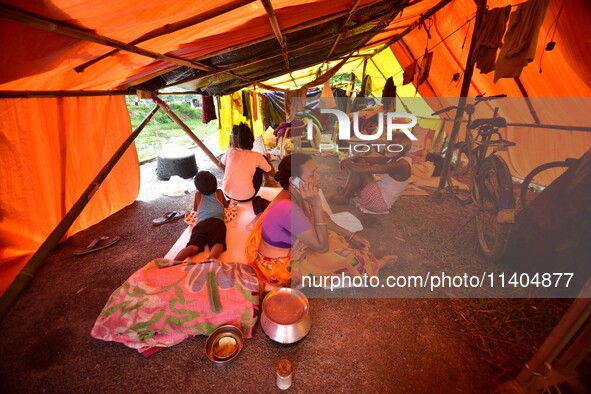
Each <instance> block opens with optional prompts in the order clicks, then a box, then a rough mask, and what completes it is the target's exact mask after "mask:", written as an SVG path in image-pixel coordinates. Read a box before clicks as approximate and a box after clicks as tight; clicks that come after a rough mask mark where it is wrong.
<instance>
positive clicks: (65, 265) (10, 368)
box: [0, 157, 498, 393]
mask: <svg viewBox="0 0 591 394" xmlns="http://www.w3.org/2000/svg"><path fill="white" fill-rule="evenodd" d="M315 159H316V161H317V163H318V165H319V168H320V172H321V175H323V176H324V179H325V184H324V185H323V188H324V190H325V191H326V192H327V194H329V193H331V192H334V190H335V188H336V186H337V185H338V184H339V183H341V182H342V181H343V177H344V175H343V174H341V173H338V174H336V176H335V175H334V172H335V168H338V167H337V165H336V158H335V157H317V158H315ZM198 165H199V167H200V168H202V169H203V168H208V169H210V170H212V171H214V172H215V173H216V175H218V177H219V176H220V175H221V173H220V172H219V171H218V170H217V169H215V167H213V166H212V164H211V163H210V162H207V161H206V160H204V159H199V160H198ZM154 169H155V163H149V164H146V165H143V166H142V167H141V174H142V191H141V193H140V196H139V197H138V200H137V201H136V202H135V203H133V204H132V205H130V206H128V207H126V208H125V209H123V210H121V211H120V212H117V213H116V214H114V215H112V216H111V217H109V218H107V219H105V220H103V221H102V222H100V223H99V224H97V225H95V226H93V227H91V228H89V229H87V230H85V231H83V232H81V233H78V234H76V235H74V236H73V237H71V238H69V239H68V240H67V241H66V242H64V243H63V244H62V245H60V246H59V247H58V248H57V249H56V250H55V252H54V253H53V254H52V255H51V256H50V257H49V258H48V259H47V261H46V264H45V265H44V267H43V268H42V269H41V270H40V272H39V274H38V275H37V277H36V278H35V279H34V280H33V282H32V285H31V287H30V288H29V289H28V290H27V291H26V292H25V293H24V294H23V295H22V296H21V298H20V299H19V301H18V302H17V304H16V305H15V306H14V307H13V308H12V310H11V311H10V312H9V314H8V315H7V317H6V318H5V319H4V320H3V321H2V322H0V392H3V393H31V392H50V393H82V392H105V393H130V392H132V393H135V392H142V393H148V392H149V393H157V392H195V393H197V392H208V393H209V392H245V393H251V392H260V393H261V392H262V393H267V392H277V391H279V390H278V389H277V387H276V375H275V364H276V362H277V361H278V360H279V359H281V358H284V357H287V358H289V359H290V360H292V361H293V363H294V377H293V385H292V387H291V388H290V389H289V390H290V392H302V393H304V392H305V393H310V392H319V393H320V392H322V393H323V392H364V393H365V392H400V393H406V392H413V393H434V392H437V393H442V392H444V393H486V392H490V391H491V390H492V389H493V388H494V387H495V386H496V384H498V382H497V381H496V375H495V372H494V371H493V368H492V367H491V366H490V365H489V364H488V363H487V361H486V360H485V359H484V357H485V356H484V354H483V353H481V352H480V351H479V350H477V348H476V347H475V346H474V342H473V341H474V339H473V338H472V337H471V336H468V335H466V334H464V333H463V332H462V330H461V327H460V324H459V321H458V319H459V317H458V315H457V313H456V312H455V311H454V309H453V307H452V303H451V301H450V300H448V299H423V298H415V299H399V298H345V299H339V298H312V299H310V305H311V312H312V321H313V324H312V329H311V331H310V333H309V335H308V336H307V337H306V338H304V339H303V340H302V341H300V342H299V343H296V344H294V345H289V346H286V345H279V344H277V343H274V342H272V341H271V340H270V339H269V338H267V337H266V336H265V334H264V333H263V332H262V330H261V328H260V326H257V328H256V330H255V334H254V338H252V339H248V340H246V343H245V347H244V350H243V352H242V354H240V356H239V357H238V359H237V360H236V361H235V362H233V363H232V364H230V365H227V366H223V367H219V366H216V365H214V364H212V363H211V362H210V361H209V360H208V359H207V357H206V355H205V351H204V348H205V340H206V338H205V337H204V336H199V337H196V338H194V339H189V340H186V341H184V342H182V343H181V344H179V345H176V346H173V347H170V348H167V349H164V350H162V351H160V352H159V353H156V354H155V355H152V356H150V357H148V358H144V357H143V356H141V355H140V354H139V353H138V352H137V351H135V350H133V349H129V348H126V347H125V346H123V345H121V344H117V343H107V342H102V341H99V340H96V339H94V338H92V337H91V336H90V331H91V328H92V326H93V324H94V321H95V319H96V318H97V317H98V315H99V313H100V312H101V309H102V308H103V306H104V305H105V303H106V301H107V299H108V298H109V296H110V294H111V293H112V292H113V290H115V289H116V288H117V287H118V286H119V285H121V284H122V283H123V282H124V281H125V279H127V278H128V277H129V276H130V275H131V274H132V273H133V272H135V271H136V270H137V269H139V268H140V267H142V266H144V265H145V264H146V263H147V262H148V261H150V260H151V259H153V258H156V257H162V256H164V255H165V254H166V252H167V251H168V250H169V249H170V247H171V246H172V245H173V244H174V243H175V241H176V240H177V238H178V237H179V236H180V234H181V233H182V232H183V230H184V229H185V224H184V223H183V222H182V221H177V222H173V223H169V224H165V225H162V226H159V227H153V226H152V225H151V220H152V219H153V218H156V217H158V216H160V215H161V214H162V213H163V212H166V211H170V210H176V209H189V208H190V207H191V205H192V199H193V196H192V195H190V194H187V195H184V196H182V197H166V196H163V195H162V194H160V193H159V191H158V189H159V187H160V186H161V185H162V183H163V181H158V180H157V179H156V178H155V175H154ZM418 198H420V199H426V198H427V197H405V198H403V199H401V201H400V207H399V208H396V209H394V210H393V212H392V214H391V216H381V217H373V216H368V215H363V214H360V213H359V212H358V211H356V210H355V208H354V207H352V206H344V207H342V208H340V209H335V208H336V207H334V208H333V209H334V210H335V212H337V211H339V210H349V211H350V212H353V213H355V215H356V216H358V217H359V218H360V219H361V221H362V223H363V225H364V227H365V230H364V234H365V235H366V236H367V238H368V239H370V240H372V245H373V246H372V250H373V251H374V252H375V254H376V255H378V256H381V255H383V254H385V253H388V252H390V251H392V250H396V253H397V254H398V255H399V256H400V261H399V263H398V266H394V267H389V268H387V269H386V273H395V272H396V270H397V269H398V268H399V267H402V266H406V267H412V266H414V265H421V264H431V262H428V261H425V260H424V259H423V258H422V257H419V256H423V254H421V253H417V248H420V247H421V246H420V245H417V244H416V243H415V242H414V241H413V239H412V238H410V237H409V236H408V233H407V232H405V231H404V229H402V228H401V227H400V225H399V223H397V219H396V218H397V215H402V214H403V213H402V212H401V211H397V209H404V210H407V212H406V213H404V214H405V215H409V214H410V215H413V216H416V220H417V223H420V222H421V220H423V221H424V220H427V222H428V218H424V217H421V215H422V213H421V212H420V211H417V212H413V211H412V209H413V207H416V205H417V204H416V202H415V201H417V200H413V199H418ZM397 204H398V202H397ZM419 205H420V204H419ZM409 210H410V211H409ZM460 224H461V223H458V224H456V225H455V226H456V227H459V226H460ZM99 235H109V236H114V235H119V236H121V237H122V240H121V241H119V243H118V244H116V245H114V246H113V247H110V248H107V249H104V250H102V251H99V252H96V253H91V254H88V255H85V256H74V255H73V251H74V250H75V249H77V248H80V247H83V246H85V245H87V244H88V243H89V242H90V241H91V240H92V239H94V238H95V237H96V236H99Z"/></svg>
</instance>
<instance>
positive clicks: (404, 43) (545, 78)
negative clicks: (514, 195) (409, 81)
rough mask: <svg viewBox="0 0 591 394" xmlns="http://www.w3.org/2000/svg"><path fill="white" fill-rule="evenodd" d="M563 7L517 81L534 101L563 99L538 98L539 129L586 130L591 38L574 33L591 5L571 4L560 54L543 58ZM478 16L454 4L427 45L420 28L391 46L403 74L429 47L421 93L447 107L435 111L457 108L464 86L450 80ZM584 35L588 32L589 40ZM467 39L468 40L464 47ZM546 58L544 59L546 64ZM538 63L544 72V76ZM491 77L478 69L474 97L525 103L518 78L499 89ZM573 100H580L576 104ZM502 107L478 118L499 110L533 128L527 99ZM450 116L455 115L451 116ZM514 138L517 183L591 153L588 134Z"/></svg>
mask: <svg viewBox="0 0 591 394" xmlns="http://www.w3.org/2000/svg"><path fill="white" fill-rule="evenodd" d="M435 3H437V2H436V1H434V0H425V1H423V2H420V3H419V4H420V6H421V7H423V8H422V9H423V10H425V9H428V8H430V7H432V6H433V5H434V4H435ZM512 3H513V2H508V1H503V0H488V2H487V4H488V6H489V8H493V7H500V6H505V5H507V4H512ZM561 4H562V0H551V1H550V5H549V7H548V10H547V12H546V16H545V19H544V22H543V24H542V28H541V30H540V33H539V36H538V37H539V39H538V42H537V50H536V57H535V60H534V61H533V62H532V63H530V64H529V65H527V66H526V67H525V68H524V69H523V71H522V74H521V76H520V78H519V79H520V81H521V83H522V84H523V86H524V88H525V91H526V92H527V94H528V96H529V97H534V98H557V97H559V98H565V100H555V99H538V100H535V102H533V106H534V108H535V110H536V113H537V115H538V117H539V118H540V122H541V124H546V125H565V126H567V125H568V126H587V127H588V126H589V122H588V121H585V120H581V114H585V113H588V108H590V106H589V104H590V102H589V100H588V98H589V97H591V82H590V81H591V79H590V78H589V75H590V73H591V34H589V27H588V26H587V25H585V26H581V30H580V33H578V34H574V31H575V30H574V26H579V25H580V23H579V20H580V15H589V13H591V2H589V1H586V0H571V1H567V2H565V4H564V8H563V12H562V15H561V16H560V19H559V23H558V29H557V31H556V35H555V36H554V41H556V43H557V44H556V47H555V48H554V50H553V51H551V52H545V53H544V47H545V45H546V42H547V41H549V40H550V37H551V36H552V32H553V29H554V27H555V24H554V22H555V21H556V17H557V16H558V12H559V9H560V6H561ZM461 5H463V6H461ZM417 6H418V5H417ZM409 8H414V7H409ZM512 10H514V8H513V9H512ZM405 11H406V10H405ZM409 11H412V10H409ZM475 12H476V6H475V3H474V2H462V1H461V0H454V1H452V2H451V4H450V5H448V6H446V7H444V8H443V9H442V10H441V11H439V12H438V13H437V14H436V15H435V16H434V17H433V19H432V20H433V25H432V27H431V29H430V34H431V38H430V39H428V37H427V33H426V31H425V29H415V30H413V31H412V32H410V33H409V34H408V35H406V36H405V37H404V38H403V39H402V40H401V41H399V42H397V43H395V44H393V45H392V46H391V49H392V51H393V53H394V55H395V56H396V58H397V59H398V60H399V61H400V63H401V65H402V66H403V67H406V66H407V65H409V64H410V63H411V62H412V61H414V60H415V59H420V58H421V56H422V55H423V53H424V51H425V48H426V47H428V48H429V49H430V50H432V51H433V52H434V56H433V64H432V66H431V72H430V75H429V80H428V82H429V83H428V84H427V83H425V84H422V85H421V86H419V87H418V91H419V93H420V94H421V95H423V96H424V97H426V98H429V97H438V98H440V100H441V102H442V103H443V104H442V103H438V102H437V101H431V100H429V102H430V103H433V104H434V105H433V106H432V108H434V109H440V108H441V107H443V106H445V104H444V102H445V98H450V97H453V98H455V99H452V100H453V101H456V102H457V97H459V94H460V88H461V82H462V81H461V79H460V80H459V81H457V82H455V81H453V80H452V78H453V75H454V74H455V73H462V74H463V72H464V68H465V65H466V58H467V56H468V48H469V43H470V38H471V36H472V32H473V29H474V20H472V22H471V23H469V24H465V22H466V21H467V20H469V19H471V18H472V17H474V15H475ZM585 29H586V30H587V33H585ZM466 37H467V38H468V39H467V40H466V44H465V45H464V47H463V43H464V39H465V38H466ZM376 40H379V37H376V38H375V39H374V42H375V41H376ZM462 47H463V48H462ZM542 54H544V57H543V59H542V60H541V57H542ZM419 62H420V60H419ZM540 62H541V68H542V73H540V72H539V70H540ZM493 77H494V72H491V73H488V74H481V73H480V71H479V70H478V69H475V70H474V75H473V77H472V81H471V84H470V91H469V93H468V97H474V96H476V95H478V94H486V95H489V96H491V95H496V94H506V95H507V96H508V97H523V92H522V91H521V90H520V89H519V87H518V85H517V83H516V81H515V80H514V79H512V78H511V79H501V80H499V81H498V82H497V83H496V84H495V83H494V81H493ZM568 97H575V98H577V99H575V100H574V101H573V100H569V99H568ZM504 102H505V103H507V105H503V104H498V105H497V104H496V103H495V104H491V105H482V106H480V111H479V112H478V113H477V115H476V117H491V116H492V115H493V107H494V106H499V107H500V112H499V114H500V116H504V117H506V118H507V120H508V121H509V122H512V123H529V124H533V123H535V121H534V119H533V117H532V116H531V114H530V112H529V109H528V108H527V106H526V105H525V101H524V100H521V101H520V103H519V105H518V106H517V107H516V106H515V104H516V101H514V100H513V101H506V100H505V101H504ZM449 105H452V104H449ZM581 107H583V109H581ZM584 108H587V109H584ZM451 114H452V115H453V112H452V113H451ZM450 129H451V122H448V124H446V130H447V131H448V132H449V130H450ZM462 133H463V131H462ZM508 133H509V135H508V137H509V139H511V140H513V141H515V142H517V146H516V147H515V148H511V149H510V150H509V151H508V152H507V153H503V156H504V157H505V159H506V161H507V162H508V164H509V168H510V170H511V173H512V174H513V175H514V176H516V177H518V178H523V177H525V176H526V175H527V173H528V172H529V171H531V170H532V169H533V168H535V167H536V166H538V165H540V164H542V163H547V162H549V161H555V160H564V159H565V158H566V157H580V156H581V155H582V154H583V153H584V152H585V151H587V150H588V149H591V133H589V132H575V131H564V130H548V129H542V128H525V127H520V128H517V127H509V128H508ZM461 135H463V134H461ZM552 179H554V175H553V174H552V173H547V174H543V175H542V176H541V179H540V180H541V182H540V183H549V182H551V181H552Z"/></svg>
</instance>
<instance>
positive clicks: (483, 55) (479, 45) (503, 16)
mask: <svg viewBox="0 0 591 394" xmlns="http://www.w3.org/2000/svg"><path fill="white" fill-rule="evenodd" d="M510 13H511V6H509V5H508V6H506V7H501V8H493V9H492V10H489V11H487V13H486V14H485V15H484V20H483V21H482V27H481V28H480V30H479V32H478V35H477V37H476V41H475V42H476V44H475V47H474V52H473V54H472V62H475V64H476V68H478V69H479V70H480V72H481V73H482V74H487V73H489V72H491V71H493V70H494V69H495V61H496V59H497V49H499V47H500V46H501V42H502V40H503V35H504V34H505V29H506V28H507V20H508V19H509V14H510Z"/></svg>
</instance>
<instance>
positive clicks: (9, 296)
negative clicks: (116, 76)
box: [0, 107, 158, 321]
mask: <svg viewBox="0 0 591 394" xmlns="http://www.w3.org/2000/svg"><path fill="white" fill-rule="evenodd" d="M157 111H158V107H154V108H153V109H152V111H150V113H148V115H146V117H145V118H144V120H143V121H142V123H141V124H140V125H139V126H138V127H137V128H136V129H135V130H134V131H133V133H131V134H130V135H129V137H127V139H126V140H125V141H123V143H122V144H121V146H120V147H119V149H117V151H116V152H115V153H114V154H113V156H112V157H111V159H110V160H109V161H108V162H107V164H105V166H104V167H103V168H102V169H101V170H100V172H99V173H98V174H97V176H96V177H95V178H94V179H93V181H92V182H91V183H90V185H88V187H87V188H86V190H85V191H84V192H83V193H82V195H81V196H80V197H79V198H78V200H76V202H75V203H74V205H72V207H71V208H70V210H69V211H68V213H66V215H65V216H64V217H63V219H62V220H61V222H59V224H58V225H57V226H56V227H55V229H53V231H52V232H51V234H49V236H48V237H47V239H46V240H45V241H44V242H43V243H42V244H41V246H39V249H37V251H36V252H35V254H34V255H33V256H32V257H31V259H30V260H29V261H28V262H27V264H26V265H25V266H24V267H23V269H22V270H21V271H20V272H19V273H18V275H17V276H16V278H14V281H13V282H12V283H11V284H10V286H9V287H8V289H6V291H5V292H4V294H2V297H0V321H2V319H4V317H5V316H6V314H7V313H8V311H9V310H10V308H11V307H12V305H14V303H15V302H16V301H17V300H18V297H19V296H20V295H21V293H22V292H23V291H25V290H26V289H27V287H28V286H29V282H30V281H31V280H32V279H33V278H34V277H35V275H36V274H37V272H38V271H39V269H40V268H41V267H42V266H43V264H44V263H45V259H47V257H48V256H49V254H50V253H51V252H52V251H53V250H54V249H55V247H56V246H57V245H58V243H59V241H60V239H62V237H63V236H64V234H66V232H67V231H68V229H69V228H70V227H71V226H72V223H74V221H75V220H76V219H77V218H78V216H79V215H80V213H81V212H82V210H83V209H84V207H86V205H87V204H88V202H89V201H90V199H91V198H92V196H93V195H94V193H96V192H97V190H98V189H99V187H100V186H101V184H102V183H103V182H104V180H105V179H106V178H107V176H108V175H109V173H110V172H111V170H112V169H113V167H115V164H117V162H118V161H119V159H121V157H122V156H123V154H124V153H125V151H127V148H129V146H130V145H131V143H132V142H133V140H135V138H136V137H137V136H138V135H139V133H140V132H141V131H142V130H143V129H144V127H145V126H146V125H147V124H148V122H150V119H152V116H154V114H155V113H156V112H157Z"/></svg>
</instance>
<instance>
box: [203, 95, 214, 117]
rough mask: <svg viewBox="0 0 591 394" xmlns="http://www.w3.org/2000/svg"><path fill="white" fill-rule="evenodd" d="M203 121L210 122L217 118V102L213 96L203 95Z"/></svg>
mask: <svg viewBox="0 0 591 394" xmlns="http://www.w3.org/2000/svg"><path fill="white" fill-rule="evenodd" d="M201 106H202V109H201V121H202V122H203V124H207V123H209V121H211V120H213V119H217V116H216V115H215V104H214V102H213V96H203V100H202V102H201Z"/></svg>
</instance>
